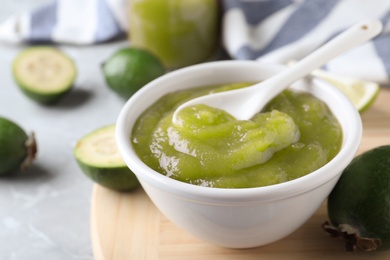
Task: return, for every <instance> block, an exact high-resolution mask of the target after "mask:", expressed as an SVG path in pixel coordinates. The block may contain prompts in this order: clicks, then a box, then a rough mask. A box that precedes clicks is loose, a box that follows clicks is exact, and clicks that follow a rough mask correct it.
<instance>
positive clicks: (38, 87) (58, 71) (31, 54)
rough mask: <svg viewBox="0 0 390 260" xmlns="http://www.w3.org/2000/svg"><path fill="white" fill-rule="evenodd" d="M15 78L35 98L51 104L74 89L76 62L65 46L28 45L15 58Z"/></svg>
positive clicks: (28, 94)
mask: <svg viewBox="0 0 390 260" xmlns="http://www.w3.org/2000/svg"><path fill="white" fill-rule="evenodd" d="M12 72H13V76H14V79H15V81H16V83H17V85H18V86H19V87H20V89H21V90H22V91H23V93H24V94H25V95H26V96H27V97H29V98H31V99H32V100H34V101H36V102H38V103H43V104H51V103H55V102H56V101H58V100H60V99H61V98H62V97H63V96H64V95H65V94H66V93H68V92H69V91H70V89H71V88H72V86H73V83H74V80H75V77H76V74H77V72H76V66H75V64H74V63H73V61H72V59H71V58H70V57H69V56H68V55H67V54H65V53H64V52H62V51H61V50H59V49H57V48H54V47H50V46H34V47H28V48H26V49H24V50H23V51H21V52H20V53H19V54H18V55H17V57H16V58H15V60H14V62H13V66H12Z"/></svg>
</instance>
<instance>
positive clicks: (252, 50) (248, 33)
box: [223, 0, 390, 84]
mask: <svg viewBox="0 0 390 260" xmlns="http://www.w3.org/2000/svg"><path fill="white" fill-rule="evenodd" d="M367 18H380V19H381V20H382V22H383V25H384V29H383V32H382V33H381V35H380V36H378V37H376V38H375V39H374V40H373V41H371V42H368V43H366V44H364V45H362V46H359V47H357V48H355V49H353V50H351V51H349V52H348V53H346V54H345V55H342V56H340V57H338V58H335V59H333V60H332V61H330V62H328V63H327V64H326V69H327V70H330V71H334V72H337V73H340V74H342V75H349V76H356V77H358V78H362V79H366V80H372V81H376V82H379V83H387V84H388V83H389V79H390V1H389V0H370V1H358V0H306V1H304V0H301V1H298V0H296V1H292V0H263V1H250V0H247V1H245V0H241V1H240V0H225V1H224V16H223V43H224V45H225V48H226V50H227V52H228V53H229V54H230V56H231V57H232V58H235V59H257V60H259V61H263V62H272V63H282V64H285V63H287V62H288V61H290V60H299V59H301V58H302V57H304V56H305V55H307V54H308V53H310V52H312V51H313V50H314V49H316V48H318V47H319V46H320V45H321V44H323V43H324V42H326V41H327V40H329V39H330V38H332V37H333V36H335V35H336V34H337V33H339V32H341V31H342V30H344V29H346V28H348V27H349V26H351V25H353V24H355V23H356V22H359V21H361V20H364V19H367Z"/></svg>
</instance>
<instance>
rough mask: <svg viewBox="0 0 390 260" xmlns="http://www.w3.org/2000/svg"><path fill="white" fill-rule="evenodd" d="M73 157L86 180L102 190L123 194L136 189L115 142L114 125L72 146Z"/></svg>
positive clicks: (131, 173)
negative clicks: (102, 188) (103, 188)
mask: <svg viewBox="0 0 390 260" xmlns="http://www.w3.org/2000/svg"><path fill="white" fill-rule="evenodd" d="M74 156H75V158H76V161H77V163H78V165H79V166H80V168H81V170H82V171H83V172H84V174H85V175H86V176H88V177H89V178H90V179H92V180H93V181H94V182H96V183H98V184H100V185H101V186H103V187H106V188H109V189H113V190H118V191H127V190H133V189H135V188H137V187H138V186H139V182H138V179H137V177H136V176H135V175H134V173H133V172H132V171H131V170H130V169H129V168H128V167H127V165H126V164H125V162H124V161H123V159H122V157H121V155H120V153H119V151H118V148H117V146H116V142H115V125H108V126H104V127H101V128H98V129H96V130H94V131H92V132H91V133H89V134H87V135H85V136H84V137H82V138H81V139H80V140H79V141H78V142H77V144H76V147H75V149H74Z"/></svg>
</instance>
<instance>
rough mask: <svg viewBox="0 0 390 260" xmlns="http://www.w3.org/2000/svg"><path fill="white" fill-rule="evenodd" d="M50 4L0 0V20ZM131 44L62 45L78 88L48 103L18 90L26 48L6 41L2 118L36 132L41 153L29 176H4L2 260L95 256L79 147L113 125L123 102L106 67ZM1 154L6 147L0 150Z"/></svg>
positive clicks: (0, 186) (88, 185) (1, 52)
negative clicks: (16, 70) (15, 68)
mask: <svg viewBox="0 0 390 260" xmlns="http://www.w3.org/2000/svg"><path fill="white" fill-rule="evenodd" d="M44 2H46V1H45V0H35V1H32V0H17V1H15V0H0V22H1V21H3V20H4V19H5V18H6V17H8V16H9V15H11V14H13V13H16V12H21V11H24V10H27V9H29V8H32V7H34V6H36V5H39V4H41V3H44ZM123 46H127V42H126V40H121V41H115V42H111V43H107V44H101V45H95V46H84V47H80V46H58V47H59V48H60V49H62V50H63V51H64V52H66V53H67V54H69V55H70V56H71V57H72V58H73V59H74V61H75V63H76V65H77V69H78V76H77V80H76V84H75V86H74V89H73V90H72V91H71V92H70V93H69V95H67V96H66V97H65V98H64V99H62V100H61V101H60V102H59V103H57V104H55V105H51V106H42V105H39V104H37V103H35V102H33V101H32V100H30V99H28V98H27V97H26V96H25V95H23V93H22V92H21V91H20V90H19V89H18V87H17V86H16V84H15V82H14V80H13V78H12V72H11V64H12V61H13V59H14V58H15V56H16V55H17V54H18V53H19V52H20V51H21V50H22V49H23V48H25V47H26V45H24V46H11V45H5V44H0V116H3V117H7V118H9V119H11V120H13V121H15V122H16V123H18V124H19V125H20V126H21V127H23V128H24V129H25V130H26V131H27V132H30V131H34V132H35V134H36V138H37V141H38V146H39V147H38V149H39V151H38V156H37V159H36V161H35V162H34V164H33V166H32V167H31V168H30V170H29V171H27V172H23V173H16V174H13V175H10V176H2V177H0V259H1V260H11V259H12V260H46V259H49V260H62V259H64V260H72V259H77V260H85V259H93V255H92V248H91V239H90V227H89V225H90V220H89V217H90V200H91V191H92V181H90V180H89V179H88V178H87V177H85V176H84V175H83V173H82V172H81V170H80V169H79V167H78V166H77V163H76V161H75V159H74V157H73V148H74V146H75V144H76V142H77V141H78V139H79V138H81V137H82V136H83V135H85V134H87V133H89V132H90V131H92V130H94V129H96V128H98V127H101V126H103V125H107V124H112V123H115V120H116V117H117V115H118V113H119V111H120V110H121V108H122V106H123V105H124V103H125V101H124V100H123V99H121V98H119V97H118V96H117V95H116V94H115V93H113V92H112V91H110V90H109V89H108V87H107V85H106V84H105V81H104V78H103V75H102V73H101V70H100V64H101V63H102V62H103V61H104V60H105V59H106V58H107V57H108V56H109V55H110V54H112V53H113V52H114V51H115V50H117V49H118V48H120V47H123ZM0 149H1V147H0Z"/></svg>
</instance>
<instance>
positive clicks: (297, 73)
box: [172, 20, 382, 123]
mask: <svg viewBox="0 0 390 260" xmlns="http://www.w3.org/2000/svg"><path fill="white" fill-rule="evenodd" d="M381 31H382V23H381V22H380V21H379V20H367V21H362V22H360V23H357V24H356V25H354V26H352V27H350V28H349V29H347V30H346V31H344V32H342V33H341V34H339V35H338V36H336V37H335V38H333V39H332V40H330V41H329V42H327V43H326V44H324V45H323V46H321V47H320V48H319V49H317V50H316V51H314V52H312V53H311V54H309V55H308V56H306V57H305V58H303V59H302V60H300V61H299V62H297V63H296V64H295V65H294V66H292V67H290V68H288V69H286V70H284V71H282V72H281V73H278V74H276V75H275V76H273V77H271V78H269V79H267V80H265V81H262V82H260V83H258V84H255V85H253V86H250V87H246V88H242V89H236V90H231V91H225V92H220V93H215V94H210V95H206V96H201V97H198V98H195V99H192V100H190V101H188V102H186V103H184V104H182V105H180V106H179V107H178V108H177V109H176V111H175V112H174V114H173V117H172V120H173V122H174V123H177V122H178V120H177V114H178V112H179V111H180V110H182V109H183V108H185V107H188V106H193V105H197V104H205V105H208V106H210V107H215V108H219V109H222V110H225V111H226V112H228V113H230V114H231V115H232V116H234V117H235V118H236V119H237V120H248V119H250V118H251V117H253V115H255V114H256V113H258V112H259V111H260V110H261V109H262V108H263V107H264V106H265V105H266V104H267V103H268V102H269V101H270V100H271V99H272V98H274V97H275V96H276V95H277V94H279V93H280V92H282V91H283V90H284V89H285V88H287V87H288V86H289V85H290V84H291V83H293V82H294V81H297V80H298V79H300V78H302V77H304V76H306V75H308V74H310V73H311V72H312V71H313V70H315V69H317V68H319V67H320V66H322V65H324V64H325V63H326V62H328V61H329V60H331V59H333V58H335V57H337V56H339V55H340V54H342V53H344V52H346V51H348V50H350V49H352V48H353V47H356V46H358V45H360V44H362V43H364V42H366V41H368V40H370V39H372V38H373V37H375V36H377V35H378V34H379V33H380V32H381Z"/></svg>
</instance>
